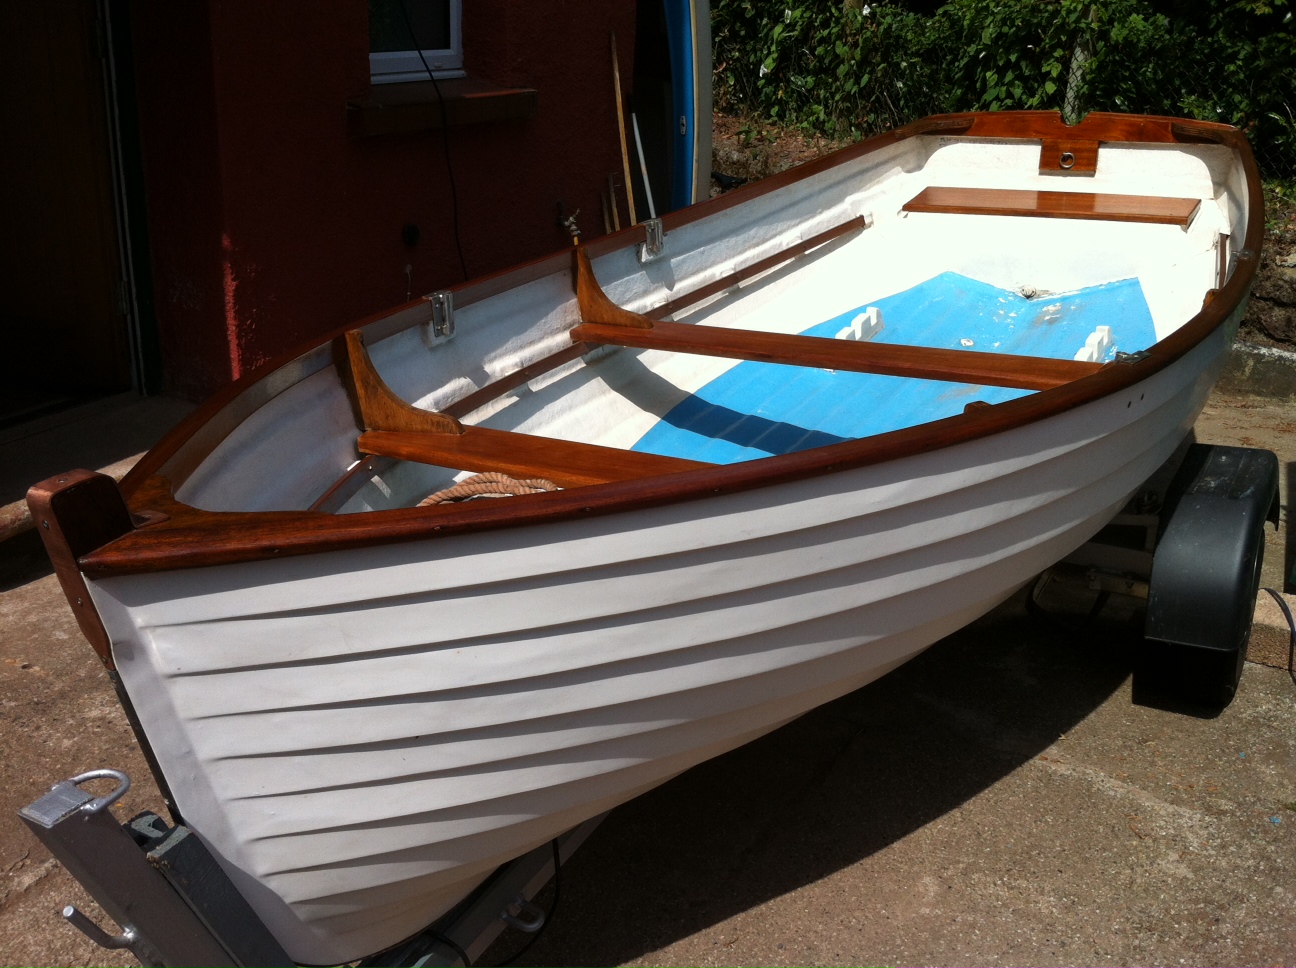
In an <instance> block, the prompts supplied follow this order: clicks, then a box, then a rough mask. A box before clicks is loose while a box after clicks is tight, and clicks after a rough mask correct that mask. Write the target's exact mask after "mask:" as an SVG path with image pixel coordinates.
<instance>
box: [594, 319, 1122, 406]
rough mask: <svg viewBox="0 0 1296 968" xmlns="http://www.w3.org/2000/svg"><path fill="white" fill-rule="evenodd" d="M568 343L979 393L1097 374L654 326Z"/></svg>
mask: <svg viewBox="0 0 1296 968" xmlns="http://www.w3.org/2000/svg"><path fill="white" fill-rule="evenodd" d="M572 339H573V340H578V341H580V342H583V343H611V344H614V345H617V346H633V347H636V348H639V349H650V350H668V351H671V352H675V353H694V354H697V355H699V356H719V357H724V358H726V359H737V360H757V361H760V362H762V363H786V364H790V365H792V366H813V367H818V368H820V369H825V370H849V371H852V372H855V373H880V374H882V375H884V376H906V377H913V378H915V379H921V380H948V381H952V382H955V383H974V384H977V385H979V386H996V387H1016V388H1018V389H1022V390H1048V389H1051V388H1053V387H1056V386H1060V385H1062V384H1064V383H1070V382H1071V381H1072V380H1077V379H1079V378H1080V377H1083V376H1088V375H1089V374H1090V373H1095V372H1097V371H1098V370H1099V369H1101V364H1099V363H1080V362H1077V361H1075V360H1054V359H1048V358H1045V357H1039V356H1011V355H1008V354H1000V353H979V352H976V351H974V350H947V349H935V348H933V347H929V346H900V345H895V344H890V343H859V342H856V341H854V340H844V339H826V338H824V337H820V336H788V335H784V334H782V333H756V332H752V331H750V330H741V329H721V328H720V327H717V326H693V325H688V324H685V323H663V322H655V323H653V324H652V328H650V329H645V328H641V327H630V326H619V325H616V324H614V323H613V324H608V323H582V324H581V325H579V326H577V327H576V328H575V329H573V330H572Z"/></svg>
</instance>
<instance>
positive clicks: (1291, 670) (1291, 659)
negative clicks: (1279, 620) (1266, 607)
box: [1265, 588, 1296, 683]
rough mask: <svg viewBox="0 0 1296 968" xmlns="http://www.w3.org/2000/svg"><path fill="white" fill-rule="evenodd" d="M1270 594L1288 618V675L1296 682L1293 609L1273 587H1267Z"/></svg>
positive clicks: (1295, 626)
mask: <svg viewBox="0 0 1296 968" xmlns="http://www.w3.org/2000/svg"><path fill="white" fill-rule="evenodd" d="M1265 591H1267V592H1268V593H1269V594H1270V595H1272V596H1273V599H1274V601H1275V602H1277V603H1278V607H1279V608H1281V609H1282V613H1283V618H1285V619H1287V630H1288V632H1289V638H1288V640H1287V675H1288V676H1289V677H1290V678H1291V681H1292V682H1293V683H1296V620H1293V619H1292V613H1291V609H1290V608H1288V607H1287V600H1286V599H1284V598H1283V597H1282V596H1281V595H1279V594H1278V593H1277V592H1276V591H1274V590H1273V589H1272V588H1266V589H1265Z"/></svg>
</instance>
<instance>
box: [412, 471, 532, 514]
mask: <svg viewBox="0 0 1296 968" xmlns="http://www.w3.org/2000/svg"><path fill="white" fill-rule="evenodd" d="M556 490H558V485H557V484H555V483H554V482H553V481H546V480H545V479H544V478H540V477H533V478H529V479H527V480H522V481H520V480H518V479H517V478H515V477H509V476H508V475H507V474H501V473H499V472H498V471H487V472H486V473H484V474H474V475H473V476H472V477H465V478H464V479H463V480H462V481H460V482H459V483H458V484H454V485H452V486H450V487H447V488H443V489H442V490H440V491H437V492H436V493H435V494H429V495H428V496H427V497H425V498H424V499H423V500H421V501H419V503H418V506H419V507H421V508H423V507H427V506H428V505H431V504H450V503H452V502H455V501H471V500H473V499H474V498H479V497H492V498H494V497H517V496H518V495H521V494H539V493H540V492H541V491H556Z"/></svg>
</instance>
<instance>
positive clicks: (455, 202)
mask: <svg viewBox="0 0 1296 968" xmlns="http://www.w3.org/2000/svg"><path fill="white" fill-rule="evenodd" d="M400 8H401V16H402V17H403V18H404V20H405V29H406V30H408V31H409V35H410V40H412V41H413V42H414V49H415V51H417V52H418V55H419V60H420V61H422V62H423V70H425V71H427V76H428V80H429V81H431V82H432V90H433V91H435V92H436V96H437V105H438V106H439V107H440V109H441V147H442V149H443V153H444V155H445V165H446V174H447V175H448V176H449V178H450V216H451V219H452V221H453V224H454V240H455V250H456V251H457V252H458V253H459V271H460V272H462V273H463V277H464V281H465V282H467V281H468V261H467V260H466V259H465V258H464V252H463V238H462V236H461V235H460V232H459V189H458V187H457V186H456V185H455V175H454V165H453V164H452V163H451V161H450V121H449V118H448V117H447V115H446V106H445V98H443V97H442V96H441V85H439V84H438V83H437V79H436V75H435V74H434V73H432V65H430V64H429V63H428V62H427V58H426V57H424V56H423V45H422V43H420V42H419V39H418V36H417V35H416V34H415V33H414V22H413V21H412V20H411V19H410V15H409V10H408V9H406V7H405V0H400Z"/></svg>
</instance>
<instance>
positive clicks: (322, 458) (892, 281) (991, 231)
mask: <svg viewBox="0 0 1296 968" xmlns="http://www.w3.org/2000/svg"><path fill="white" fill-rule="evenodd" d="M1039 162H1040V149H1039V147H1038V144H1037V143H1031V142H1021V141H1018V142H1012V141H1003V142H995V143H990V144H987V143H986V142H985V141H982V140H975V139H961V138H952V137H939V136H933V135H929V136H920V137H914V138H909V139H906V140H904V141H902V142H900V143H898V144H895V145H893V146H890V147H887V148H885V149H883V150H880V151H875V152H872V153H869V154H866V155H864V156H862V157H860V158H858V159H856V160H855V161H853V162H846V163H843V164H838V165H836V166H833V167H829V168H827V169H826V170H823V171H821V172H819V173H817V174H815V175H814V176H812V177H809V178H806V179H804V180H801V181H797V182H794V183H792V184H790V185H788V186H786V187H783V188H780V189H778V190H776V191H775V192H772V193H771V194H770V195H768V196H767V197H766V199H765V203H764V204H763V205H761V206H759V211H753V210H752V208H751V207H749V206H747V207H745V206H737V207H733V208H729V209H727V210H722V211H720V212H717V213H715V214H712V215H710V216H709V217H707V218H702V219H698V220H696V221H692V222H689V223H687V224H685V225H683V226H681V227H679V228H675V229H673V230H672V231H670V232H669V233H668V235H667V237H666V240H665V246H664V251H663V253H662V254H661V255H660V256H659V257H657V258H656V259H653V260H650V261H648V262H642V263H641V262H640V261H639V260H638V259H637V258H636V257H635V254H634V252H633V251H632V250H630V249H626V248H623V249H621V250H619V251H615V252H611V253H608V254H605V255H602V256H596V257H595V258H594V259H593V269H594V274H595V276H596V277H597V279H598V281H599V283H600V285H601V286H602V287H603V289H604V291H605V292H606V293H607V295H608V296H609V297H610V298H611V300H612V301H613V302H614V303H616V304H617V305H619V306H621V307H624V308H626V309H629V310H631V311H633V312H638V313H646V314H652V313H654V312H655V311H656V312H658V313H659V314H660V311H661V309H662V307H666V308H670V307H669V306H667V304H669V303H671V302H672V300H680V299H681V297H682V296H687V294H689V293H693V292H696V291H698V290H701V289H703V287H707V286H714V285H715V284H716V283H717V281H719V282H720V283H721V284H723V283H724V281H725V280H726V279H731V280H734V281H733V282H732V283H731V284H728V285H723V288H721V290H720V291H719V292H716V293H715V294H713V295H710V296H708V297H707V298H705V299H702V300H700V301H697V302H695V303H693V304H692V305H687V306H684V307H682V308H680V309H678V310H677V311H675V312H673V313H670V314H669V315H666V316H664V317H661V318H665V319H668V320H672V321H674V322H678V323H684V324H701V325H704V326H707V327H718V328H723V329H735V330H745V331H751V332H757V333H772V334H804V335H807V336H821V337H827V338H837V339H843V340H856V341H872V342H875V343H879V344H887V343H893V344H904V345H920V346H936V347H947V348H950V349H972V350H975V351H976V352H988V353H1005V354H1019V355H1026V356H1032V357H1040V358H1055V359H1063V360H1072V359H1089V360H1092V361H1094V362H1098V363H1104V362H1108V361H1110V360H1112V359H1113V358H1114V357H1115V354H1116V353H1135V352H1138V351H1141V350H1145V349H1147V348H1148V346H1150V345H1151V344H1152V343H1154V342H1155V341H1157V340H1161V339H1164V338H1166V337H1167V336H1168V335H1169V334H1171V333H1173V332H1174V331H1175V330H1177V329H1178V328H1179V327H1180V326H1181V325H1183V323H1185V322H1186V321H1187V320H1189V319H1190V318H1191V317H1193V316H1194V315H1195V314H1196V313H1197V312H1199V311H1200V309H1201V307H1202V302H1203V298H1204V296H1205V295H1206V293H1207V292H1208V291H1209V290H1211V289H1213V288H1216V287H1218V286H1219V285H1220V284H1221V275H1222V273H1225V272H1227V264H1228V258H1229V255H1230V253H1229V250H1228V245H1229V236H1230V233H1231V232H1232V231H1233V230H1232V229H1231V226H1237V225H1238V224H1240V223H1241V222H1242V221H1243V220H1244V218H1245V208H1246V186H1245V183H1244V174H1243V172H1242V171H1241V170H1240V169H1239V167H1238V166H1237V165H1236V162H1235V156H1234V155H1233V153H1232V151H1231V150H1230V149H1228V148H1226V147H1223V146H1220V145H1169V144H1167V145H1147V144H1142V145H1137V146H1133V145H1130V146H1123V145H1120V144H1104V145H1103V147H1102V151H1101V154H1100V158H1099V163H1098V165H1097V170H1096V172H1095V173H1094V174H1093V175H1092V176H1091V177H1088V178H1085V179H1083V181H1082V182H1081V183H1080V184H1079V185H1077V183H1076V179H1067V180H1065V184H1060V180H1059V178H1058V177H1057V176H1056V175H1050V174H1041V173H1040V172H1039ZM933 187H939V188H942V189H960V190H961V189H976V190H988V191H989V192H990V194H991V195H993V194H994V193H995V192H999V193H1001V194H1003V195H1005V196H1006V195H1011V194H1013V193H1020V192H1022V191H1023V190H1025V191H1026V192H1032V191H1036V192H1041V193H1052V192H1058V191H1066V192H1075V191H1076V190H1077V188H1080V189H1083V192H1084V193H1086V194H1092V195H1095V196H1099V197H1100V199H1101V198H1102V197H1105V196H1110V197H1112V198H1122V197H1125V196H1135V197H1136V198H1137V199H1142V200H1143V201H1147V200H1148V199H1152V200H1165V201H1167V202H1175V201H1178V202H1182V203H1185V204H1188V203H1192V202H1195V203H1197V204H1196V205H1195V206H1191V212H1190V214H1189V215H1187V216H1186V217H1183V218H1179V219H1178V220H1177V221H1174V222H1171V223H1165V224H1162V223H1155V222H1145V221H1129V220H1125V218H1124V217H1122V216H1121V215H1120V214H1119V213H1118V214H1117V215H1115V216H1112V215H1106V216H1102V215H1100V216H1096V217H1083V218H1081V217H1036V216H1037V215H1039V214H1041V213H1040V212H1038V211H1035V212H1030V213H1028V214H1022V215H1013V214H978V213H977V212H976V211H967V210H963V211H958V212H956V213H942V212H933V211H916V210H911V207H910V203H911V202H913V201H914V200H915V199H916V198H917V197H918V196H919V195H920V193H922V192H924V190H926V189H929V188H933ZM1117 207H1118V208H1119V206H1117ZM834 230H836V231H837V232H840V234H835V236H834ZM820 235H829V236H834V237H832V238H829V239H828V240H827V241H825V242H823V243H822V244H821V245H818V246H815V247H813V248H810V249H808V250H804V249H805V243H806V241H807V240H813V239H815V238H816V237H818V236H820ZM788 252H793V253H794V254H793V255H791V256H789V257H788V258H787V259H785V260H782V261H779V259H778V256H779V254H780V253H788ZM769 261H772V262H774V263H775V264H774V265H771V266H770V267H768V268H765V269H764V270H763V271H758V272H756V273H755V274H753V275H750V276H746V277H744V275H745V274H744V273H743V270H744V269H746V268H747V267H750V266H759V265H761V264H762V263H764V262H769ZM469 297H470V298H468V299H464V300H462V301H461V303H460V304H458V305H456V306H455V310H454V335H453V337H452V338H449V339H443V338H438V337H435V336H434V335H433V329H432V324H431V322H430V321H427V319H426V317H427V315H428V313H427V310H426V308H425V307H414V308H412V309H409V310H407V311H406V312H405V313H404V314H403V315H402V316H401V317H400V318H401V319H403V320H405V321H407V322H409V323H410V324H411V325H408V326H406V327H405V328H403V329H398V330H396V331H393V329H394V327H396V326H398V325H400V322H399V320H394V319H388V320H386V321H383V322H382V323H381V324H379V325H374V326H371V327H369V330H368V331H367V332H366V338H367V342H368V344H369V345H368V350H369V354H370V356H371V358H372V361H373V364H374V366H375V368H376V370H377V372H378V374H379V375H380V377H381V379H382V380H383V381H384V382H385V383H386V384H387V385H388V386H389V387H390V388H391V389H392V390H393V391H394V392H395V393H396V394H397V395H398V396H400V397H401V398H402V399H404V400H406V401H409V402H410V403H412V404H414V405H416V406H418V407H420V408H424V409H428V410H441V409H443V408H446V407H450V406H452V405H453V404H454V403H455V402H456V401H458V400H461V399H463V398H465V397H466V396H467V395H468V394H470V393H472V392H473V391H475V390H478V389H479V388H481V387H483V386H486V385H487V384H489V383H491V382H492V381H495V380H497V379H500V378H501V377H505V376H507V375H509V374H511V373H514V372H515V371H517V370H519V369H521V368H523V367H526V366H530V365H534V364H536V363H537V362H538V361H541V360H543V359H545V358H546V357H549V356H550V355H552V354H554V353H557V352H559V351H561V350H563V349H565V348H567V347H570V346H571V344H572V339H573V337H572V336H571V335H570V331H571V330H572V328H573V326H575V325H577V324H578V323H579V322H580V316H579V310H578V307H577V303H576V298H575V295H574V293H573V286H572V276H571V273H570V272H569V271H568V270H567V269H566V268H565V267H559V268H557V269H556V270H555V271H550V272H548V273H544V274H540V275H538V277H537V278H533V279H530V280H529V281H526V282H525V283H524V284H522V285H518V286H516V287H514V288H509V289H506V290H505V291H503V292H499V293H496V294H492V295H488V296H487V297H486V298H478V299H473V298H471V293H470V294H469ZM682 301H686V300H682ZM1102 326H1107V327H1108V330H1107V331H1105V332H1104V331H1100V327H1102ZM1086 347H1088V356H1085V355H1084V354H1085V352H1086ZM329 363H330V360H329V357H328V353H327V347H325V348H323V349H321V350H319V351H317V352H316V353H315V354H314V355H313V356H312V357H310V358H309V359H307V360H306V361H305V363H304V365H305V366H306V367H307V368H308V369H309V368H312V367H313V368H314V372H313V373H311V374H310V375H308V376H306V377H305V378H304V379H300V380H299V381H298V382H296V383H294V384H293V385H290V386H288V387H287V388H286V389H284V390H283V392H281V393H279V394H278V395H277V396H275V397H273V399H271V400H269V402H268V403H266V404H265V405H263V406H261V407H260V408H259V409H258V410H257V411H256V412H254V413H252V414H251V415H250V416H249V417H248V419H246V420H244V421H243V422H242V423H240V424H239V425H238V426H237V427H235V428H234V429H233V431H232V432H231V433H230V434H229V435H228V436H227V437H226V438H225V440H224V441H223V442H221V443H220V444H219V445H218V446H216V447H215V448H214V449H213V450H212V452H211V453H210V455H208V456H207V457H206V458H205V459H203V460H202V461H201V463H200V464H198V466H197V467H196V469H195V470H194V471H193V473H192V474H190V475H188V477H187V479H185V480H181V481H178V482H177V484H178V486H177V489H176V497H177V498H178V499H179V500H180V501H182V502H185V503H187V504H191V505H194V506H196V507H199V508H204V509H208V510H218V511H219V510H249V511H258V510H300V509H307V508H311V507H320V506H321V505H320V504H319V503H318V502H319V501H320V498H321V495H323V494H325V493H326V492H328V491H329V489H330V488H332V487H333V486H334V485H335V483H336V482H337V481H338V479H339V476H340V475H342V474H344V473H345V472H347V471H348V469H349V468H354V467H356V466H357V462H356V459H355V441H356V432H357V431H356V419H355V415H354V413H353V412H352V410H351V408H350V407H349V406H347V403H346V398H345V396H344V395H343V394H340V393H339V392H338V381H339V379H340V377H339V375H338V372H337V371H336V370H335V368H334V367H332V366H331V365H329ZM298 365H303V364H300V363H299V364H298ZM789 369H790V368H789V367H787V366H786V365H784V364H778V363H765V362H756V361H751V360H748V361H742V360H738V359H728V358H722V357H718V356H706V355H699V354H697V353H683V352H675V351H672V350H669V349H653V348H635V347H630V346H616V345H603V346H592V347H589V348H588V352H585V353H584V354H583V355H582V356H579V357H576V358H574V359H571V360H570V361H569V362H567V363H565V364H564V365H562V366H559V367H556V368H553V369H550V370H547V371H546V372H541V373H539V374H538V375H537V376H536V377H535V378H534V379H531V380H530V381H528V382H525V383H522V384H521V385H519V386H517V387H515V388H514V389H512V390H510V391H509V392H506V393H503V394H502V395H499V396H497V397H495V398H494V399H491V400H489V401H486V402H484V403H483V405H481V406H480V407H478V408H477V409H475V410H472V411H471V412H468V413H465V414H463V415H462V419H463V422H464V424H465V425H470V426H479V427H486V428H492V429H495V430H502V431H512V432H517V433H522V434H527V435H534V436H538V437H541V438H552V439H559V440H568V441H576V442H580V443H585V444H594V445H601V446H604V447H611V448H617V449H621V450H632V449H633V450H639V451H643V452H648V453H658V454H661V455H664V456H671V457H678V458H685V459H691V460H700V461H707V462H712V463H730V462H733V461H737V460H751V459H757V458H760V457H763V456H768V455H770V454H776V453H783V452H787V451H789V450H796V449H801V448H804V447H810V446H815V445H817V444H819V443H825V442H832V441H836V440H842V439H850V438H858V437H864V436H869V435H871V434H877V433H884V432H886V431H888V430H894V429H899V428H902V427H905V426H911V425H914V424H918V423H923V422H925V421H929V420H933V419H938V418H940V417H944V416H949V415H950V414H953V413H958V412H960V411H961V410H962V409H963V407H965V406H966V405H967V404H968V403H988V404H994V403H999V402H1002V401H1003V400H1006V399H1010V398H1012V397H1014V396H1020V395H1022V394H1024V393H1030V392H1034V391H1032V390H1029V389H1021V388H1005V387H995V386H980V385H970V384H961V383H956V382H947V381H932V380H923V379H915V378H912V377H898V376H886V375H877V374H861V373H851V372H845V371H841V372H833V371H831V370H828V369H825V368H813V367H808V368H801V369H803V371H804V372H803V373H802V374H800V375H797V376H796V377H795V379H796V381H797V382H791V383H790V382H789V380H791V379H793V377H791V376H789V375H788V370H789ZM773 370H778V371H782V372H781V373H779V374H778V375H777V377H771V373H772V371H773ZM771 379H773V381H774V382H775V383H776V384H777V390H778V392H777V393H766V392H765V391H764V390H763V389H762V385H763V384H766V383H770V381H771ZM744 418H745V419H746V424H745V425H743V421H744ZM362 463H363V462H362ZM371 466H372V469H373V473H372V474H368V475H367V476H365V480H364V481H363V482H358V483H357V484H356V485H355V486H354V487H353V488H351V489H350V490H349V491H348V493H347V494H346V495H344V498H345V499H344V500H339V501H337V502H335V503H334V505H333V506H331V507H329V508H328V509H329V510H335V511H338V512H341V513H349V512H360V511H367V510H377V509H385V508H393V507H408V506H413V505H415V504H417V503H418V502H419V501H420V500H422V499H423V498H424V497H426V496H427V495H428V494H430V493H432V492H434V491H437V490H439V489H441V488H444V487H446V486H448V485H450V484H452V483H453V482H454V481H455V480H458V479H462V478H463V477H465V476H467V475H468V474H469V473H471V472H472V471H473V470H474V469H473V468H462V467H455V466H440V465H438V464H437V463H435V462H421V461H409V460H390V459H389V460H384V461H379V462H373V463H372V465H371Z"/></svg>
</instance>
